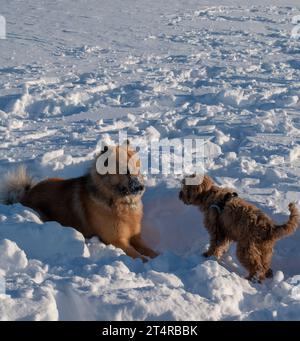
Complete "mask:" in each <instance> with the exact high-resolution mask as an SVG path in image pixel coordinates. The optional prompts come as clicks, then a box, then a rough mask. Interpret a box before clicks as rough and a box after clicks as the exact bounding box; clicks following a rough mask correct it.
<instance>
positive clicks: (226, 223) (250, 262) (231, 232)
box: [179, 175, 299, 282]
mask: <svg viewBox="0 0 300 341" xmlns="http://www.w3.org/2000/svg"><path fill="white" fill-rule="evenodd" d="M191 177H195V175H194V176H191ZM191 177H187V178H191ZM187 178H186V179H187ZM186 179H185V180H186ZM185 180H184V181H183V185H182V189H181V191H180V193H179V198H180V199H181V200H182V201H183V202H184V203H185V204H187V205H195V206H198V207H199V208H200V210H201V211H202V212H203V214H204V226H205V228H206V229H207V231H208V232H209V234H210V246H209V249H208V251H207V252H205V253H204V254H203V255H204V256H205V257H209V256H215V257H216V258H220V257H221V256H222V255H223V253H224V252H225V251H227V250H228V248H229V245H230V243H231V242H232V241H235V242H237V257H238V259H239V261H240V263H241V264H242V265H243V266H244V267H245V268H246V269H247V270H248V271H249V275H248V276H247V279H249V280H252V279H254V278H255V277H256V276H257V277H258V280H259V281H260V282H261V281H263V280H264V279H265V278H266V277H272V270H271V268H270V265H271V258H272V252H273V247H274V244H275V242H276V241H277V240H279V239H281V238H283V237H285V236H287V235H289V234H292V233H293V232H295V231H296V229H297V227H298V224H299V212H298V210H297V208H296V206H295V204H293V203H290V204H289V210H290V217H289V220H288V222H287V223H285V224H282V225H277V224H275V223H274V222H273V221H272V220H271V219H270V218H269V217H268V216H267V215H266V214H265V213H263V212H262V211H261V210H260V209H258V208H257V207H255V206H254V205H251V204H250V203H248V202H246V201H245V200H243V199H241V198H239V197H238V195H237V193H236V192H234V190H232V189H230V188H221V187H218V186H216V185H215V184H214V182H213V180H212V179H211V178H210V177H209V176H207V175H205V176H204V177H203V178H202V179H200V178H199V185H187V184H186V182H185ZM201 180H202V181H201Z"/></svg>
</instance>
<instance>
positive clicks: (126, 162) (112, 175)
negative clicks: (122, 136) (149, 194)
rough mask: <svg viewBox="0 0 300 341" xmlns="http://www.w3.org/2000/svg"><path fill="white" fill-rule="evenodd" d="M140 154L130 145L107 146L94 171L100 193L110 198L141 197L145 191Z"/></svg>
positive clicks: (94, 179)
mask: <svg viewBox="0 0 300 341" xmlns="http://www.w3.org/2000/svg"><path fill="white" fill-rule="evenodd" d="M140 168H141V162H140V159H139V157H138V154H137V152H136V151H135V150H133V149H132V148H131V147H130V146H129V142H127V143H126V144H125V145H121V146H105V147H104V148H103V150H102V151H101V152H100V154H99V155H98V157H97V160H96V165H95V169H93V171H92V178H93V183H94V185H96V187H97V189H98V191H99V194H101V195H103V196H104V197H106V198H109V199H113V200H114V199H118V198H126V197H128V198H130V197H131V198H133V197H141V196H142V195H143V193H144V191H145V185H144V179H143V176H142V174H141V171H140Z"/></svg>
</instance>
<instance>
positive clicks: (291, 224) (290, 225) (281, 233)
mask: <svg viewBox="0 0 300 341" xmlns="http://www.w3.org/2000/svg"><path fill="white" fill-rule="evenodd" d="M289 210H290V212H291V213H290V218H289V220H288V221H287V222H286V223H285V224H282V225H274V229H273V231H272V235H273V237H275V238H276V239H280V238H283V237H285V236H288V235H290V234H292V233H294V232H295V231H296V230H297V227H298V225H299V220H300V215H299V211H298V209H297V207H296V205H295V204H294V203H290V204H289Z"/></svg>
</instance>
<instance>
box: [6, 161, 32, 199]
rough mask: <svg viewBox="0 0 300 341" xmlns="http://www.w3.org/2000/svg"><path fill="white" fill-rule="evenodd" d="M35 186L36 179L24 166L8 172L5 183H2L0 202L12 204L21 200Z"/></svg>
mask: <svg viewBox="0 0 300 341" xmlns="http://www.w3.org/2000/svg"><path fill="white" fill-rule="evenodd" d="M33 186H34V181H33V179H32V178H31V177H30V176H29V175H28V174H27V172H26V168H25V167H24V166H21V167H19V168H18V169H17V170H15V171H13V172H9V173H7V174H6V176H5V178H4V180H3V183H2V184H1V183H0V203H1V204H5V205H12V204H16V203H18V202H20V201H21V200H22V198H23V197H24V195H25V194H26V193H27V192H28V191H29V190H30V189H31V188H32V187H33Z"/></svg>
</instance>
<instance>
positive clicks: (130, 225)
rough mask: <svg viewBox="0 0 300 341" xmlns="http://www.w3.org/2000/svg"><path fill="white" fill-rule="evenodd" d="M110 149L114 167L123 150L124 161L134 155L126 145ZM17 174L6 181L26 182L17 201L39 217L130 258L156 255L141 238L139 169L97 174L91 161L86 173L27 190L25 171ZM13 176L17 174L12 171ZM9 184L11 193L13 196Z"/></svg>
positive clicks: (141, 191)
mask: <svg viewBox="0 0 300 341" xmlns="http://www.w3.org/2000/svg"><path fill="white" fill-rule="evenodd" d="M106 151H107V149H105V152H106ZM110 152H111V153H116V155H117V157H116V161H117V169H119V168H120V163H121V161H120V159H119V155H123V156H124V155H126V154H127V156H128V158H127V160H130V159H131V158H132V157H133V156H134V154H135V153H134V152H133V151H132V150H131V149H130V148H129V147H128V146H120V147H119V146H118V147H110ZM119 152H120V154H119ZM103 153H104V152H102V154H103ZM100 155H101V154H100ZM122 160H124V159H122ZM123 166H124V165H123ZM137 166H139V160H137ZM126 167H127V164H126V165H125V169H126ZM127 168H128V167H127ZM138 168H139V167H138ZM21 175H23V177H21V176H20V179H21V180H22V181H18V180H16V181H12V179H13V177H14V175H13V174H11V175H10V183H12V184H15V183H17V185H15V187H16V188H15V191H16V193H23V192H20V187H22V186H25V185H27V190H26V192H24V194H23V195H21V197H19V198H18V199H19V200H16V201H19V202H20V203H22V204H23V205H25V206H28V207H30V208H32V209H34V210H35V211H37V212H38V213H39V214H40V216H41V218H42V220H43V221H57V222H59V223H60V224H62V225H63V226H71V227H74V228H75V229H77V230H78V231H80V232H81V233H82V234H83V235H84V237H86V238H90V237H92V236H98V237H99V238H100V239H101V240H102V241H103V242H104V243H105V244H112V245H114V246H116V247H118V248H121V249H122V250H124V252H125V253H126V254H127V255H128V256H130V257H132V258H140V259H142V260H143V261H146V260H147V259H146V258H145V256H146V257H152V258H153V257H155V256H157V254H156V253H155V252H154V251H153V250H151V249H150V248H149V247H148V246H147V245H146V244H145V242H144V241H143V239H142V237H141V221H142V217H143V205H142V201H141V198H142V195H143V192H144V184H143V178H142V175H141V174H140V171H139V169H138V170H137V172H136V174H131V173H130V174H129V173H127V174H118V172H117V174H103V175H100V174H99V173H98V172H97V170H96V162H95V164H94V165H93V167H92V168H91V170H90V172H89V173H88V174H87V175H86V176H83V177H79V178H75V179H69V180H64V179H47V180H44V181H42V182H40V183H38V184H36V185H32V186H30V188H29V187H28V184H30V183H31V182H30V181H29V177H28V181H25V180H24V174H21ZM15 178H16V179H17V178H18V175H17V174H16V175H15ZM132 184H134V185H132ZM18 186H19V188H17V187H18ZM133 186H135V189H134V190H133V189H132V188H133ZM137 186H138V187H137ZM11 187H12V186H10V187H9V189H10V197H13V196H12V195H11V192H12V190H13V189H12V188H11ZM136 187H137V188H138V190H136ZM2 193H3V190H2ZM4 193H5V191H4ZM2 196H3V194H2ZM7 203H12V202H7Z"/></svg>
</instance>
